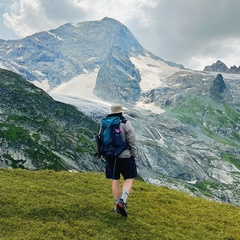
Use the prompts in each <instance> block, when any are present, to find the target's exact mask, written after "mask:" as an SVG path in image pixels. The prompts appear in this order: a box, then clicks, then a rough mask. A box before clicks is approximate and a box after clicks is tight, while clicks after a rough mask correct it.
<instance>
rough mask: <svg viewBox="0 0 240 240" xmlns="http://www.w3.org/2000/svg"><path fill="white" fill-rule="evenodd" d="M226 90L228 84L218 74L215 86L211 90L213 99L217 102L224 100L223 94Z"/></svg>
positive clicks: (214, 82) (214, 81)
mask: <svg viewBox="0 0 240 240" xmlns="http://www.w3.org/2000/svg"><path fill="white" fill-rule="evenodd" d="M225 89H226V84H225V82H224V80H223V77H222V75H221V74H218V75H217V77H216V78H215V79H214V80H213V86H212V87H211V88H210V94H211V97H213V98H215V99H216V100H222V99H223V96H222V93H223V92H224V91H225Z"/></svg>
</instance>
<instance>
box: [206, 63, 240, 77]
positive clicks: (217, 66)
mask: <svg viewBox="0 0 240 240" xmlns="http://www.w3.org/2000/svg"><path fill="white" fill-rule="evenodd" d="M203 71H208V72H221V73H232V74H240V66H239V67H236V66H235V65H234V66H231V67H230V68H228V67H227V66H226V64H225V63H223V62H221V61H220V60H218V61H217V62H216V63H213V64H212V65H211V66H206V67H205V68H204V69H203Z"/></svg>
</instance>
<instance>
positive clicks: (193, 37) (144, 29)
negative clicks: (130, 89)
mask: <svg viewBox="0 0 240 240" xmlns="http://www.w3.org/2000/svg"><path fill="white" fill-rule="evenodd" d="M239 11H240V0H118V1H116V0H1V1H0V39H4V40H8V39H18V38H23V37H26V36H28V35H31V34H33V33H35V32H40V31H45V30H50V29H54V28H57V27H59V26H61V25H63V24H65V23H67V22H81V21H94V20H101V19H102V18H104V17H111V18H114V19H116V20H118V21H120V22H121V23H123V24H124V25H125V26H126V27H128V29H129V30H130V31H131V32H132V33H133V35H134V36H135V37H136V38H137V39H138V41H139V42H140V44H141V45H142V46H143V47H144V48H145V49H147V50H149V51H151V52H152V53H154V54H155V55H157V56H159V57H161V58H163V59H164V60H168V61H172V62H175V63H179V64H183V65H184V67H187V68H190V69H196V70H203V68H204V66H206V65H211V64H212V63H214V62H216V61H217V60H221V61H223V62H224V63H225V64H226V65H227V66H228V67H230V66H233V65H236V66H237V67H238V66H239V65H240V27H239V24H240V13H239Z"/></svg>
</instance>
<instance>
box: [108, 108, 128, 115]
mask: <svg viewBox="0 0 240 240" xmlns="http://www.w3.org/2000/svg"><path fill="white" fill-rule="evenodd" d="M127 111H128V109H127V108H125V107H122V110H121V111H117V112H112V111H111V112H110V114H115V113H125V112H127Z"/></svg>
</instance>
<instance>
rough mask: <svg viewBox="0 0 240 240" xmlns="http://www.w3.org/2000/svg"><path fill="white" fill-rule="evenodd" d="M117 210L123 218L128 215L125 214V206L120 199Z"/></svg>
mask: <svg viewBox="0 0 240 240" xmlns="http://www.w3.org/2000/svg"><path fill="white" fill-rule="evenodd" d="M117 209H118V211H119V212H120V213H121V214H122V215H123V216H124V217H127V215H128V214H127V208H126V204H125V203H124V201H123V200H122V199H120V200H119V202H118V204H117Z"/></svg>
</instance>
